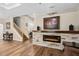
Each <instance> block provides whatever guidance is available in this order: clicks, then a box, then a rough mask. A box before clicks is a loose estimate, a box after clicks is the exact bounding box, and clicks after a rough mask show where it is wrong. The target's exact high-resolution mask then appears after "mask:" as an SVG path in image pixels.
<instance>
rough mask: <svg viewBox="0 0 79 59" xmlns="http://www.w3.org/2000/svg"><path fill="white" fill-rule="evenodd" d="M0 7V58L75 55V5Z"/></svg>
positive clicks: (78, 37) (78, 28) (78, 35)
mask: <svg viewBox="0 0 79 59" xmlns="http://www.w3.org/2000/svg"><path fill="white" fill-rule="evenodd" d="M0 7H1V8H0V26H1V27H0V30H1V31H0V33H1V34H0V39H1V40H0V42H2V43H1V44H0V48H1V51H0V55H26V56H32V55H40V56H41V55H43V56H44V55H45V56H46V55H48V56H55V55H57V56H63V55H64V56H69V55H70V56H72V55H75V56H77V55H79V23H78V22H79V20H78V19H79V3H13V4H12V3H11V4H10V3H0ZM10 44H11V45H12V46H10ZM26 44H27V46H26ZM5 47H6V49H4V48H5ZM7 47H9V48H7ZM13 48H14V49H13ZM37 48H38V49H37ZM7 50H9V51H7ZM26 50H27V51H26ZM36 50H37V51H36ZM38 51H39V52H38ZM46 51H47V53H46ZM4 52H5V53H4ZM42 52H43V53H42Z"/></svg>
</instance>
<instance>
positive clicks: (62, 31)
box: [33, 30, 79, 34]
mask: <svg viewBox="0 0 79 59" xmlns="http://www.w3.org/2000/svg"><path fill="white" fill-rule="evenodd" d="M33 32H38V31H37V30H33ZM40 32H42V33H43V32H45V33H64V34H79V31H68V30H56V31H48V30H41V31H40Z"/></svg>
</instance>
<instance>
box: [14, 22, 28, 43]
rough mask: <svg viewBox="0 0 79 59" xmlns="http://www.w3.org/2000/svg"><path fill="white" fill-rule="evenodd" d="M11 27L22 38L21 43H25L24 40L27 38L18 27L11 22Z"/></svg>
mask: <svg viewBox="0 0 79 59" xmlns="http://www.w3.org/2000/svg"><path fill="white" fill-rule="evenodd" d="M13 27H14V29H15V30H16V31H17V32H18V34H19V35H20V37H22V42H25V41H26V40H28V39H29V38H28V36H27V35H26V34H25V32H24V31H23V30H22V29H21V28H20V27H19V26H17V25H16V24H15V23H14V22H13Z"/></svg>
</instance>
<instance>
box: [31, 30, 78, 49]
mask: <svg viewBox="0 0 79 59" xmlns="http://www.w3.org/2000/svg"><path fill="white" fill-rule="evenodd" d="M43 35H56V36H61V43H56V42H48V41H43ZM72 37H76V39H72ZM32 40H33V44H34V45H40V46H45V47H49V48H55V49H59V50H63V49H64V45H63V44H62V42H63V41H67V42H77V43H79V34H67V33H65V34H64V33H55V32H52V33H51V32H41V31H34V32H33V39H32Z"/></svg>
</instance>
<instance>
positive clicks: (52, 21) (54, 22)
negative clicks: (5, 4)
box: [43, 16, 60, 29]
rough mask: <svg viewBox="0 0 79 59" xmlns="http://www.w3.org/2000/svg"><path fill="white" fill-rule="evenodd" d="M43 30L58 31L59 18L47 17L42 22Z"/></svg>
mask: <svg viewBox="0 0 79 59" xmlns="http://www.w3.org/2000/svg"><path fill="white" fill-rule="evenodd" d="M43 24H44V29H60V17H59V16H55V17H47V18H44V21H43Z"/></svg>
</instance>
